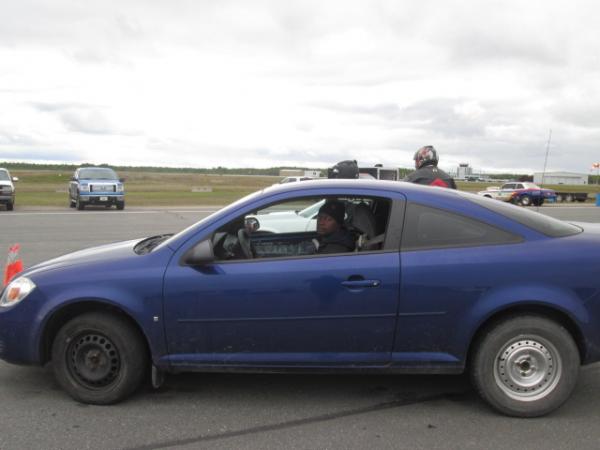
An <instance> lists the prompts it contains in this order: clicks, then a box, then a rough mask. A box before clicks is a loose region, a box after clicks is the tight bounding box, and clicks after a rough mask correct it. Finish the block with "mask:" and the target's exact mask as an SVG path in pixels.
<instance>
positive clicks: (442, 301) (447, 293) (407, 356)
mask: <svg viewBox="0 0 600 450" xmlns="http://www.w3.org/2000/svg"><path fill="white" fill-rule="evenodd" d="M522 242H523V239H522V237H521V236H519V235H516V234H514V233H512V232H509V231H506V230H503V229H500V228H497V227H494V226H491V225H489V224H487V223H484V222H481V221H479V220H476V219H475V218H472V217H469V216H465V215H462V214H458V213H455V212H452V211H448V210H444V209H439V208H434V207H431V206H426V205H419V204H416V203H409V204H408V206H407V208H406V220H405V226H404V231H403V237H402V244H401V261H402V287H401V300H400V306H399V315H398V328H397V332H396V338H395V345H394V355H393V359H394V362H395V363H397V364H399V365H409V366H411V367H415V366H420V367H424V366H426V367H429V368H431V367H434V366H436V367H438V368H449V367H450V368H451V367H455V368H460V367H462V365H463V363H464V358H465V357H466V354H465V351H466V345H467V340H468V339H469V338H470V337H471V336H470V334H469V332H470V330H471V329H472V328H473V327H474V325H475V324H474V323H473V322H472V321H473V318H472V316H471V315H470V314H469V311H470V310H471V308H473V305H475V304H476V303H477V301H478V300H479V299H480V298H481V296H482V295H483V294H485V293H486V292H488V291H489V290H490V289H491V288H492V287H493V283H498V282H500V283H501V277H499V274H501V273H503V272H504V271H507V270H511V269H510V267H511V266H512V265H513V263H514V255H515V254H516V253H518V252H519V251H523V250H522V249H520V246H521V245H522ZM470 321H471V323H470Z"/></svg>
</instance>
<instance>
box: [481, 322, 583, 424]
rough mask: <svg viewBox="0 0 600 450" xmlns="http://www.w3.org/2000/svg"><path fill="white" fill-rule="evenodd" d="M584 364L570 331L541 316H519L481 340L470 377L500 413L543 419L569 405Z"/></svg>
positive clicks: (489, 331) (485, 334)
mask: <svg viewBox="0 0 600 450" xmlns="http://www.w3.org/2000/svg"><path fill="white" fill-rule="evenodd" d="M579 365H580V360H579V351H578V349H577V346H576V345H575V342H574V340H573V337H572V336H571V334H570V333H569V332H568V331H567V330H566V329H565V328H564V327H562V326H561V325H559V324H558V323H556V322H554V321H552V320H549V319H546V318H544V317H540V316H534V315H526V316H520V317H517V316H513V317H512V318H509V319H506V320H504V321H502V322H500V323H497V324H496V325H494V326H492V327H490V328H488V329H487V330H486V331H485V332H484V334H483V335H482V336H481V338H480V339H479V341H478V342H477V343H476V346H475V349H474V353H473V357H472V360H471V367H470V369H471V374H470V375H471V378H472V381H473V384H474V386H475V388H476V389H477V391H478V392H479V394H480V395H481V397H482V398H483V399H484V400H485V401H486V402H488V403H489V404H490V405H491V406H492V407H494V408H495V409H497V410H498V411H500V412H502V413H504V414H507V415H510V416H516V417H537V416H542V415H544V414H548V413H550V412H551V411H553V410H555V409H556V408H558V407H559V406H560V405H562V404H563V403H564V402H565V401H566V400H567V398H568V397H569V395H570V394H571V392H572V391H573V388H574V387H575V384H576V381H577V375H578V373H579Z"/></svg>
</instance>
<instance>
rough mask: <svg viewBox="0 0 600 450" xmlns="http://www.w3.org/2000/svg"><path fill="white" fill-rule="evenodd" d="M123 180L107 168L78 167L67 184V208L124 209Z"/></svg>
mask: <svg viewBox="0 0 600 450" xmlns="http://www.w3.org/2000/svg"><path fill="white" fill-rule="evenodd" d="M123 182H124V180H123V179H122V178H119V177H118V176H117V174H116V173H115V171H114V170H112V169H109V168H107V167H80V168H78V169H76V170H75V172H74V173H73V177H71V181H70V183H69V206H70V207H71V208H77V209H78V210H82V209H84V208H85V207H86V206H87V205H103V206H105V207H107V208H110V207H111V206H113V205H114V206H116V207H117V209H124V208H125V188H124V186H123Z"/></svg>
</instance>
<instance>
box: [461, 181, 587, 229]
mask: <svg viewBox="0 0 600 450" xmlns="http://www.w3.org/2000/svg"><path fill="white" fill-rule="evenodd" d="M457 193H458V194H460V195H462V196H464V197H466V198H467V199H468V200H470V201H472V202H473V203H477V204H478V205H480V206H483V207H484V208H486V209H489V210H491V211H493V212H495V213H498V214H502V215H503V216H506V217H508V218H509V219H511V220H514V221H515V222H518V223H520V224H521V225H525V226H526V227H529V228H532V229H534V230H535V231H539V232H540V233H542V234H545V235H546V236H549V237H565V236H572V235H574V234H578V233H581V232H582V231H583V230H582V229H581V228H580V227H578V226H576V225H573V224H571V223H568V222H563V221H562V220H558V219H555V218H553V217H549V216H546V215H544V214H541V213H539V212H535V211H531V210H529V209H526V208H522V207H520V206H515V205H511V204H509V203H505V202H501V201H498V200H493V199H490V198H486V197H482V196H478V195H473V194H469V193H466V192H457Z"/></svg>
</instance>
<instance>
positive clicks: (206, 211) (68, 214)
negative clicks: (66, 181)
mask: <svg viewBox="0 0 600 450" xmlns="http://www.w3.org/2000/svg"><path fill="white" fill-rule="evenodd" d="M217 211H219V210H218V209H193V210H176V209H169V210H160V211H119V212H113V213H111V212H109V211H86V212H83V213H81V212H34V211H32V212H20V213H19V212H17V213H7V214H0V218H2V217H14V216H77V215H78V216H81V217H85V216H89V215H94V214H117V215H119V216H121V215H124V214H164V213H213V212H217Z"/></svg>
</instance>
